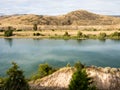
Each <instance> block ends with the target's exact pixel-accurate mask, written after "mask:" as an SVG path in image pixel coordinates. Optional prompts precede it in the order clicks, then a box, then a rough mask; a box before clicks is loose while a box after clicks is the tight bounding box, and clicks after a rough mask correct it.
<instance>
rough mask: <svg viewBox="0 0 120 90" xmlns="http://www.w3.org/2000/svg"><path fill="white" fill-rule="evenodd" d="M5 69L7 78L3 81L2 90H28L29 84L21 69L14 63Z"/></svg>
mask: <svg viewBox="0 0 120 90" xmlns="http://www.w3.org/2000/svg"><path fill="white" fill-rule="evenodd" d="M12 65H13V66H12V67H11V68H10V69H9V70H8V71H7V75H8V78H7V79H6V81H5V84H4V87H3V88H4V89H3V90H29V85H28V83H27V81H26V80H25V77H24V75H23V71H22V70H20V69H19V67H18V65H17V64H16V63H14V62H13V63H12Z"/></svg>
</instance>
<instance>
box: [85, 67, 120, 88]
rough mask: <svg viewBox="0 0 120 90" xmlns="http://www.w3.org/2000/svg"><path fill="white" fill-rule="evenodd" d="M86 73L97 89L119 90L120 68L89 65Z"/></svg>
mask: <svg viewBox="0 0 120 90" xmlns="http://www.w3.org/2000/svg"><path fill="white" fill-rule="evenodd" d="M87 73H88V74H89V76H90V77H92V78H93V80H94V84H95V85H96V86H97V88H98V89H99V90H120V69H118V68H110V67H106V68H101V67H99V68H96V67H90V68H87Z"/></svg>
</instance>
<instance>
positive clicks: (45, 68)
mask: <svg viewBox="0 0 120 90" xmlns="http://www.w3.org/2000/svg"><path fill="white" fill-rule="evenodd" d="M55 71H56V69H54V68H52V67H51V66H50V65H49V64H47V63H45V64H40V65H39V68H38V72H37V73H36V74H34V75H32V76H31V80H36V79H38V78H43V77H45V76H47V75H49V74H52V73H53V72H55Z"/></svg>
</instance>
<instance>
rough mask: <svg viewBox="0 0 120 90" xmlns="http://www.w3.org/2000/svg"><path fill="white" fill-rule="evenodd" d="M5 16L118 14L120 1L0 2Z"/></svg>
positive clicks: (47, 0) (49, 0)
mask: <svg viewBox="0 0 120 90" xmlns="http://www.w3.org/2000/svg"><path fill="white" fill-rule="evenodd" d="M0 4H1V5H0V12H1V13H5V14H23V13H33V14H49V15H56V14H64V13H67V12H70V11H73V10H78V9H85V10H88V11H92V12H95V13H100V14H120V0H1V1H0Z"/></svg>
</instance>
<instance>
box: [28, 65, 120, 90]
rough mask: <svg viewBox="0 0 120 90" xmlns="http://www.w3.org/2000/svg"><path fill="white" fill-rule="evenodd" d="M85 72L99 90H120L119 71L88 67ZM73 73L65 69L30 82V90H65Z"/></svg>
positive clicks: (72, 69) (70, 69)
mask: <svg viewBox="0 0 120 90" xmlns="http://www.w3.org/2000/svg"><path fill="white" fill-rule="evenodd" d="M86 70H87V73H88V75H89V76H90V77H92V78H93V80H94V84H95V85H96V86H97V88H98V89H99V90H120V69H118V68H110V67H106V68H101V67H88V68H87V69H86ZM74 71H75V69H74V68H71V67H65V68H62V69H60V70H58V71H56V72H55V73H53V74H51V75H49V76H46V77H44V78H42V79H37V80H35V81H31V82H30V83H29V84H30V86H31V90H67V88H68V85H69V82H70V80H71V77H72V74H73V72H74Z"/></svg>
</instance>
